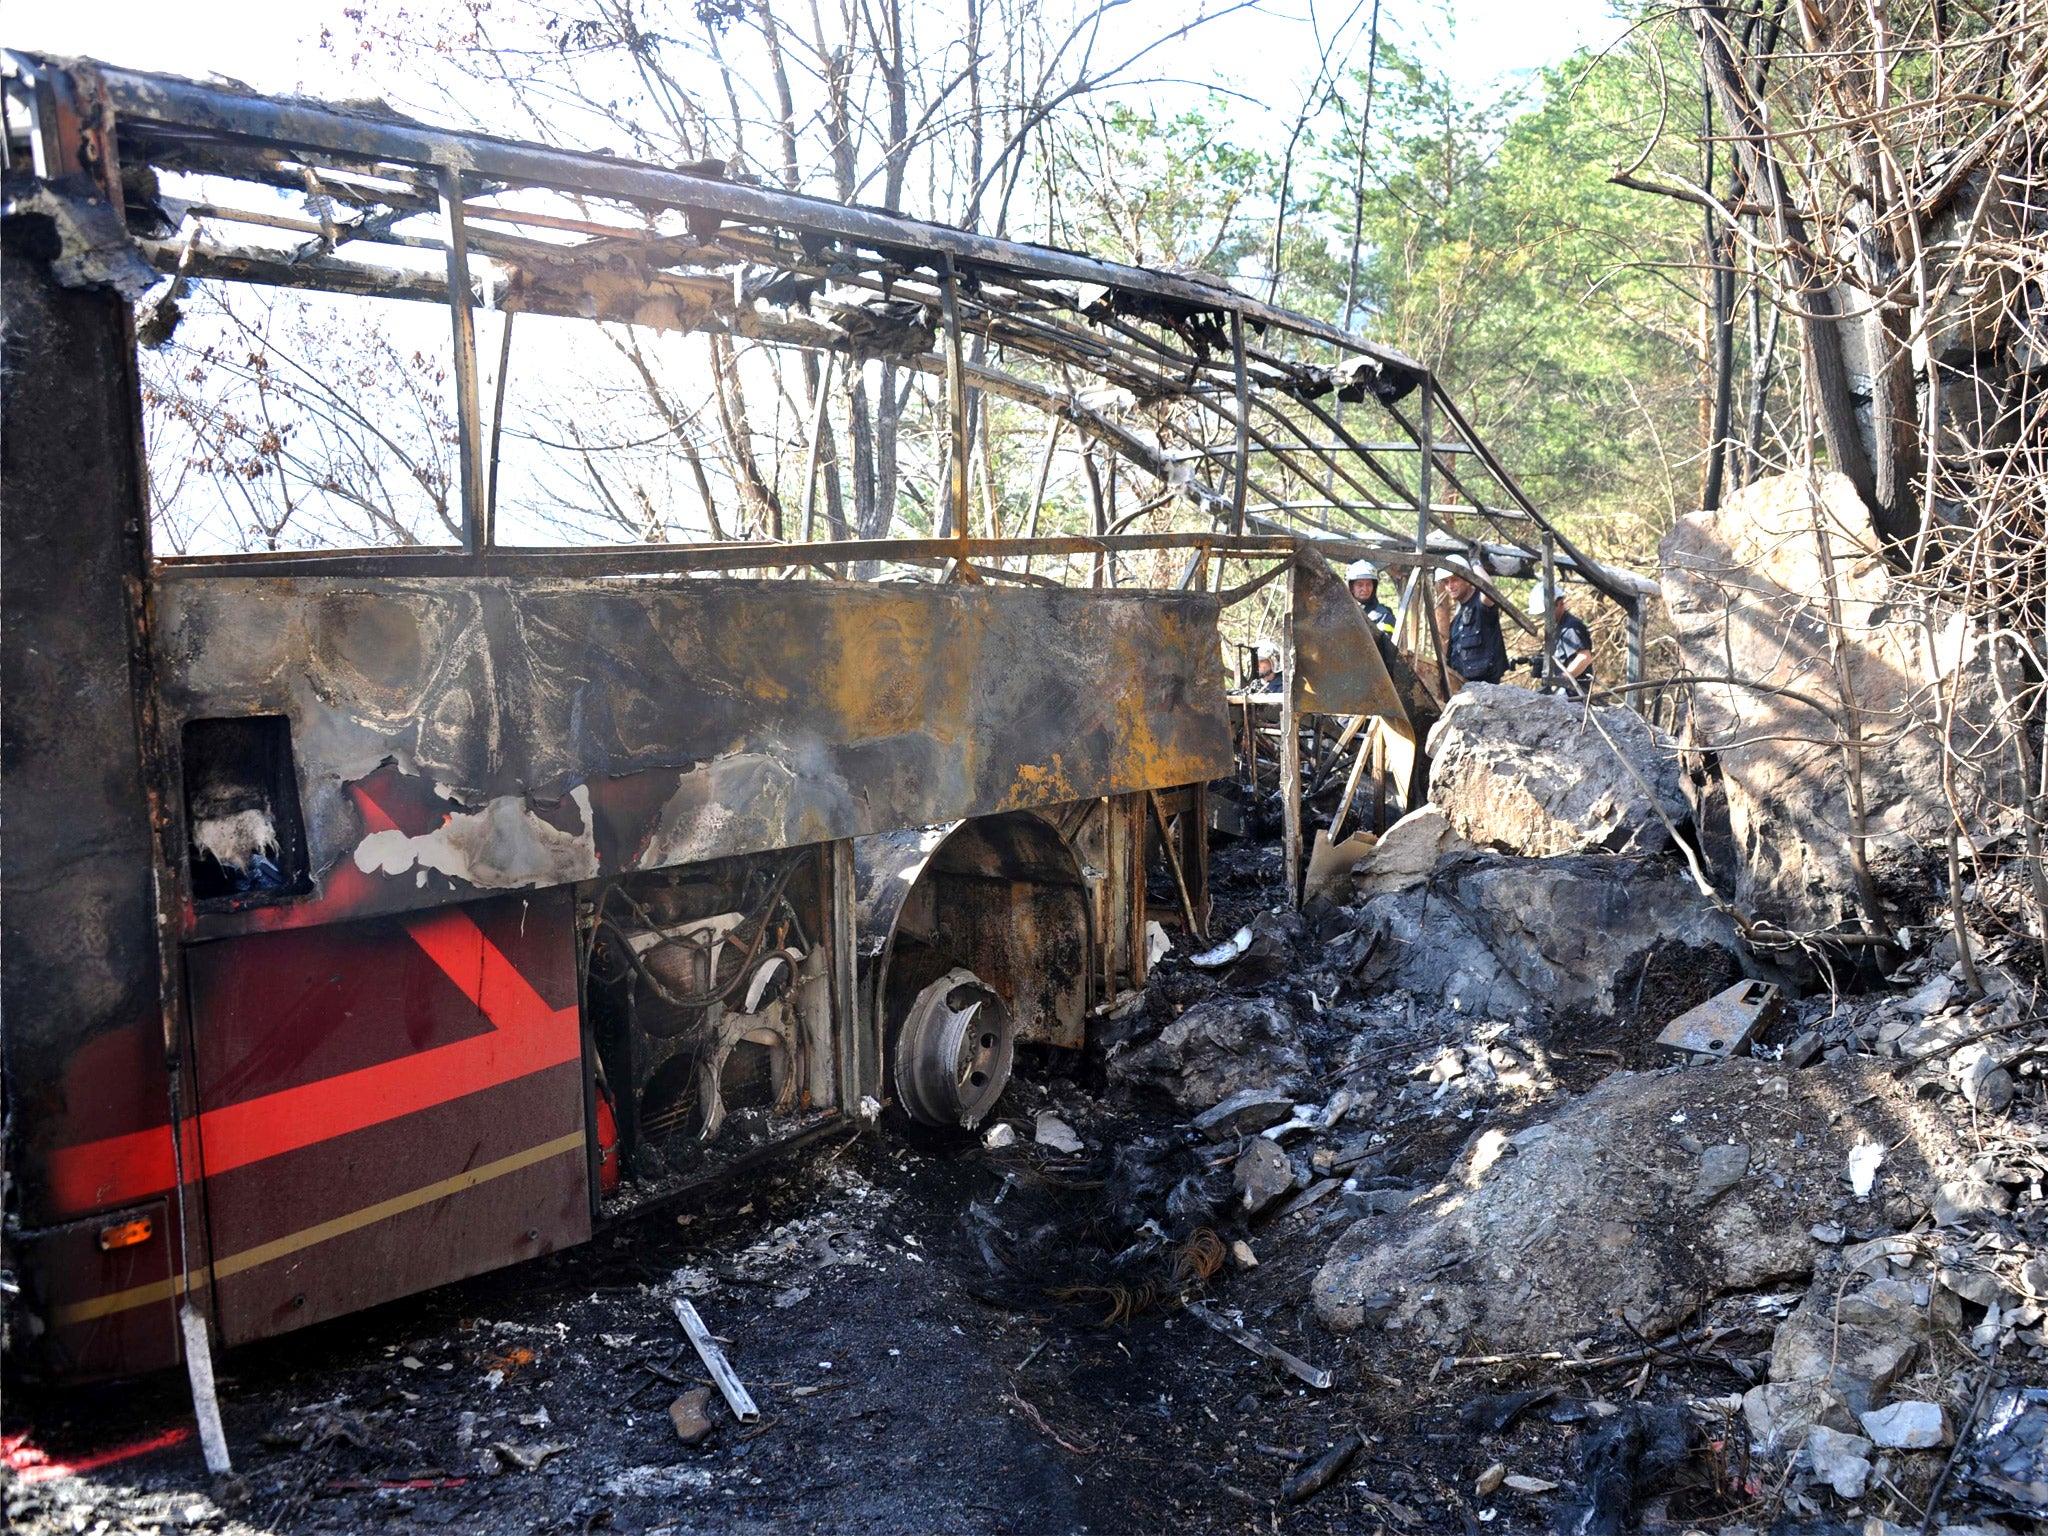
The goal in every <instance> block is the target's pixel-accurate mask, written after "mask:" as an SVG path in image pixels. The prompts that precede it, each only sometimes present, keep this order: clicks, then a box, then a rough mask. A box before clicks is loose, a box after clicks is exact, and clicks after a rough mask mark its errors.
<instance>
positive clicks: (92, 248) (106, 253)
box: [0, 175, 163, 304]
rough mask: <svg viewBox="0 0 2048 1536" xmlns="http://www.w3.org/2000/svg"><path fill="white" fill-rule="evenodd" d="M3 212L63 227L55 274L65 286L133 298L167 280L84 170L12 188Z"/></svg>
mask: <svg viewBox="0 0 2048 1536" xmlns="http://www.w3.org/2000/svg"><path fill="white" fill-rule="evenodd" d="M0 214H4V215H5V217H7V218H10V219H13V218H21V217H25V216H27V215H30V214H39V215H41V216H42V217H43V218H46V219H48V220H49V221H50V223H51V225H52V226H53V227H54V228H55V229H56V232H57V245H58V249H57V254H56V256H55V257H53V258H52V259H51V261H50V276H51V277H52V278H54V279H56V282H57V284H58V286H59V287H62V288H111V289H113V290H114V292H116V293H118V294H119V295H120V296H121V297H122V298H124V299H126V300H128V302H129V303H131V304H132V303H135V302H137V301H138V300H140V299H141V298H142V297H143V295H145V294H147V293H148V292H149V291H150V290H151V289H152V288H154V287H156V285H157V284H158V283H160V282H162V281H163V278H162V276H161V275H160V274H159V273H158V272H157V270H156V268H154V267H152V266H151V265H150V264H149V261H148V260H147V258H145V257H144V256H143V254H142V251H141V248H140V247H138V246H137V245H136V244H135V242H134V241H133V240H130V239H129V238H128V230H127V227H126V226H125V225H123V224H122V222H121V217H120V215H119V214H118V213H116V212H115V211H114V208H113V206H112V205H111V204H110V203H108V201H107V200H106V198H105V197H104V196H102V195H101V193H100V190H99V189H98V188H97V187H95V186H94V185H93V184H92V182H91V181H90V180H89V179H88V178H87V177H85V176H83V175H73V176H64V177H59V178H58V179H56V180H54V181H45V182H35V183H31V184H29V185H26V186H24V187H22V188H21V189H20V190H19V191H10V192H9V194H8V196H7V201H6V203H5V205H4V207H0Z"/></svg>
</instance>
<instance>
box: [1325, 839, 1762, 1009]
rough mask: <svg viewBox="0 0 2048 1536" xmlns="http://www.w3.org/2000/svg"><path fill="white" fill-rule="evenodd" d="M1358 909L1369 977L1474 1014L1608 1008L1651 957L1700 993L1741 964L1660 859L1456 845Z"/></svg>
mask: <svg viewBox="0 0 2048 1536" xmlns="http://www.w3.org/2000/svg"><path fill="white" fill-rule="evenodd" d="M1361 916H1362V920H1363V922H1364V923H1365V924H1366V925H1367V926H1368V927H1369V928H1370V929H1371V931H1372V932H1373V933H1374V934H1376V935H1377V943H1376V945H1375V948H1374V958H1373V961H1372V964H1371V965H1370V966H1369V967H1368V969H1367V973H1366V978H1365V979H1368V980H1373V981H1383V982H1386V983H1388V984H1391V985H1393V986H1395V987H1399V988H1401V989H1402V990H1404V991H1408V992H1412V993H1414V994H1415V995H1417V996H1419V997H1432V998H1441V999H1443V1000H1444V1001H1446V1002H1448V1003H1450V1004H1451V1005H1452V1006H1453V1007H1456V1008H1458V1009H1459V1010H1461V1011H1462V1012H1465V1013H1467V1014H1471V1015H1473V1016H1476V1017H1479V1018H1508V1017H1511V1016H1513V1015H1514V1014H1516V1013H1519V1012H1522V1011H1524V1010H1539V1009H1540V1010H1555V1011H1557V1012H1561V1013H1580V1014H1586V1015H1591V1016H1594V1017H1599V1018H1611V1017H1612V1016H1613V1015H1614V1014H1615V1012H1616V1011H1617V1009H1618V1008H1619V1007H1620V1006H1622V1005H1623V1004H1624V1003H1626V1002H1627V1001H1628V1000H1629V999H1630V998H1631V997H1632V996H1633V995H1634V994H1633V988H1634V986H1635V983H1636V981H1637V980H1638V978H1640V977H1641V976H1642V974H1643V967H1644V965H1645V964H1647V963H1652V957H1654V966H1655V970H1656V974H1657V976H1658V977H1659V978H1660V979H1664V980H1666V981H1667V984H1668V982H1669V980H1670V979H1671V978H1677V979H1680V980H1682V981H1683V983H1684V985H1685V987H1686V988H1687V989H1688V990H1696V991H1697V994H1698V996H1697V998H1696V999H1695V1000H1697V1001H1704V1000H1705V999H1706V998H1707V997H1709V996H1711V995H1712V994H1713V993H1715V992H1717V991H1719V990H1721V988H1723V987H1725V986H1728V985H1729V984H1730V983H1732V982H1734V981H1737V980H1739V979H1740V978H1741V975H1742V962H1741V959H1740V957H1739V945H1738V941H1737V939H1736V937H1735V931H1734V928H1733V927H1732V925H1731V924H1730V923H1729V921H1728V919H1727V918H1726V917H1724V916H1723V915H1722V914H1721V913H1719V912H1717V911H1715V910H1714V908H1713V907H1712V906H1710V905H1709V904H1708V903H1707V902H1705V901H1704V900H1702V899H1701V897H1700V895H1699V892H1698V891H1697V890H1695V889H1694V888H1693V886H1692V884H1691V882H1690V881H1689V880H1688V879H1687V878H1686V877H1685V875H1684V873H1683V871H1682V869H1681V868H1680V867H1679V866H1677V865H1676V864H1674V863H1672V862H1670V861H1667V860H1663V859H1631V858H1622V857H1619V856H1617V855H1613V854H1579V855H1575V856H1572V857H1569V858H1555V859H1542V860H1530V859H1517V858H1506V857H1503V856H1501V855H1498V854H1482V853H1464V854H1454V855H1451V856H1449V857H1447V858H1445V859H1444V860H1443V861H1442V862H1441V863H1440V864H1439V865H1438V866H1437V869H1436V873H1435V876H1434V878H1433V879H1432V881H1431V883H1430V885H1429V887H1428V888H1427V889H1426V890H1423V889H1417V890H1410V891H1404V892H1401V893H1399V894H1397V895H1392V896H1376V897H1374V898H1373V899H1372V900H1371V901H1369V902H1367V903H1366V904H1365V908H1364V911H1363V913H1362V914H1361ZM1666 1001H1670V999H1669V998H1667V999H1666ZM1679 1006H1683V1004H1679Z"/></svg>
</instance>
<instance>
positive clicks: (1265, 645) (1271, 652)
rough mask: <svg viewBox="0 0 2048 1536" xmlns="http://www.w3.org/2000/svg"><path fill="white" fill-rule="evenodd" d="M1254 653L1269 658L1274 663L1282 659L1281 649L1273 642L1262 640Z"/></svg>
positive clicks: (1254, 649)
mask: <svg viewBox="0 0 2048 1536" xmlns="http://www.w3.org/2000/svg"><path fill="white" fill-rule="evenodd" d="M1253 651H1254V654H1256V655H1258V656H1261V657H1269V658H1271V659H1272V660H1274V661H1278V660H1279V659H1280V647H1279V646H1278V645H1276V644H1275V643H1274V642H1273V641H1271V640H1261V641H1260V642H1259V643H1258V645H1256V646H1255V647H1254V648H1253Z"/></svg>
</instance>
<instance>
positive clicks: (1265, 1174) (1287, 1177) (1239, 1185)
mask: <svg viewBox="0 0 2048 1536" xmlns="http://www.w3.org/2000/svg"><path fill="white" fill-rule="evenodd" d="M1230 1184H1231V1187H1232V1188H1233V1189H1235V1190H1236V1191H1237V1192H1238V1195H1239V1196H1240V1197H1241V1198H1242V1200H1243V1202H1244V1209H1245V1214H1246V1215H1249V1216H1256V1215H1258V1214H1259V1213H1260V1212H1261V1211H1263V1210H1265V1209H1266V1208H1267V1207H1268V1206H1270V1205H1271V1204H1272V1203H1273V1202H1274V1201H1276V1200H1278V1199H1279V1198H1280V1197H1281V1196H1282V1195H1284V1194H1286V1193H1287V1192H1288V1191H1289V1190H1291V1189H1293V1188H1294V1165H1293V1164H1292V1163H1290V1162H1289V1161H1288V1160H1287V1154H1286V1153H1285V1152H1282V1151H1281V1150H1280V1148H1279V1147H1278V1146H1277V1145H1275V1144H1274V1143H1273V1142H1270V1141H1268V1140H1266V1138H1265V1137H1263V1136H1260V1137H1257V1138H1255V1139H1254V1140H1253V1141H1252V1143H1251V1145H1250V1146H1248V1147H1246V1148H1245V1149H1244V1151H1243V1152H1242V1153H1240V1154H1239V1155H1238V1159H1237V1163H1236V1166H1234V1167H1233V1168H1232V1169H1231V1170H1230Z"/></svg>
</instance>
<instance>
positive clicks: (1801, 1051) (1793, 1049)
mask: <svg viewBox="0 0 2048 1536" xmlns="http://www.w3.org/2000/svg"><path fill="white" fill-rule="evenodd" d="M1820 1052H1821V1042H1820V1036H1819V1035H1818V1034H1816V1033H1815V1032H1814V1031H1812V1030H1810V1029H1809V1030H1807V1031H1806V1033H1804V1034H1801V1035H1794V1036H1793V1037H1792V1043H1791V1044H1789V1045H1787V1046H1786V1047H1785V1065H1786V1066H1788V1067H1810V1066H1812V1065H1813V1064H1814V1063H1815V1062H1816V1061H1819V1060H1820Z"/></svg>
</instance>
